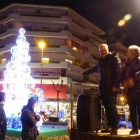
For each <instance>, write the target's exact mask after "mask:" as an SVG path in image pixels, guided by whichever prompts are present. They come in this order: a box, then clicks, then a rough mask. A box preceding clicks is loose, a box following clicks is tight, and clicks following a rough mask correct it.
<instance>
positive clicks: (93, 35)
mask: <svg viewBox="0 0 140 140" xmlns="http://www.w3.org/2000/svg"><path fill="white" fill-rule="evenodd" d="M19 28H24V29H25V30H26V34H25V35H26V39H27V41H28V42H29V43H30V56H31V62H30V63H29V66H30V67H31V75H32V77H33V78H34V79H35V82H36V86H38V87H40V84H41V77H42V88H43V90H44V97H45V98H50V99H53V98H56V93H55V91H54V89H53V87H52V81H53V82H54V83H55V84H57V83H58V82H60V81H61V79H63V84H64V86H65V90H64V92H63V93H61V94H60V98H62V99H66V98H67V97H68V96H69V93H68V92H69V90H67V86H68V85H70V84H71V82H72V81H79V82H83V77H82V76H81V75H80V73H81V72H83V71H85V70H86V69H88V68H90V67H92V66H94V65H95V64H96V63H97V59H98V57H99V54H98V45H99V44H101V43H105V40H103V39H101V38H100V35H103V34H105V32H104V31H102V30H101V29H99V28H98V27H97V26H95V25H93V24H92V23H90V22H89V21H87V20H86V19H85V18H83V17H82V16H80V15H79V14H78V13H76V12H75V11H73V10H72V9H70V8H68V7H57V6H42V5H28V4H11V5H9V6H7V7H5V8H3V9H1V10H0V61H1V64H0V74H1V77H0V81H1V85H2V82H3V78H4V76H3V71H4V70H5V66H6V64H7V62H8V61H10V59H11V52H10V49H11V47H12V46H14V45H16V38H17V35H18V30H19ZM40 41H44V42H45V43H46V44H47V45H46V47H45V48H44V49H43V52H42V51H41V49H40V48H39V46H38V43H39V42H40ZM42 53H43V59H42V60H43V64H42V68H41V55H42ZM87 81H89V82H94V83H96V84H97V83H98V77H97V75H96V74H93V76H90V78H88V80H87ZM1 88H2V86H1ZM77 90H78V92H81V91H80V90H79V89H76V91H75V92H77Z"/></svg>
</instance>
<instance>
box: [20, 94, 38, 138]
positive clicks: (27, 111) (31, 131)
mask: <svg viewBox="0 0 140 140" xmlns="http://www.w3.org/2000/svg"><path fill="white" fill-rule="evenodd" d="M35 103H36V101H35V99H34V98H33V97H31V98H30V99H29V100H28V104H27V105H25V106H23V108H22V111H21V112H22V114H21V122H22V134H21V137H22V140H36V138H37V136H38V134H39V133H38V130H37V127H36V123H37V122H38V121H39V120H40V116H39V115H37V114H36V113H35V112H34V107H35Z"/></svg>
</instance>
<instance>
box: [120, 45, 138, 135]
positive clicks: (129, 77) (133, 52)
mask: <svg viewBox="0 0 140 140" xmlns="http://www.w3.org/2000/svg"><path fill="white" fill-rule="evenodd" d="M122 83H123V86H124V93H125V95H126V97H127V99H128V104H129V108H130V120H131V122H132V127H133V128H132V130H131V131H130V134H138V128H139V127H138V121H137V114H138V116H139V117H140V48H139V47H138V46H136V45H132V46H129V48H128V51H127V60H126V62H125V65H124V68H123V71H122Z"/></svg>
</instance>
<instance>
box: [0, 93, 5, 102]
mask: <svg viewBox="0 0 140 140" xmlns="http://www.w3.org/2000/svg"><path fill="white" fill-rule="evenodd" d="M3 101H5V93H4V92H0V102H3Z"/></svg>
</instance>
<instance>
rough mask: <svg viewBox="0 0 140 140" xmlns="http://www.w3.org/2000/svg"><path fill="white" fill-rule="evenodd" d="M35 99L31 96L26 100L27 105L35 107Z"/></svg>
mask: <svg viewBox="0 0 140 140" xmlns="http://www.w3.org/2000/svg"><path fill="white" fill-rule="evenodd" d="M35 103H36V101H35V99H34V98H33V97H31V98H30V99H29V100H28V106H30V107H32V108H34V107H35Z"/></svg>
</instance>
